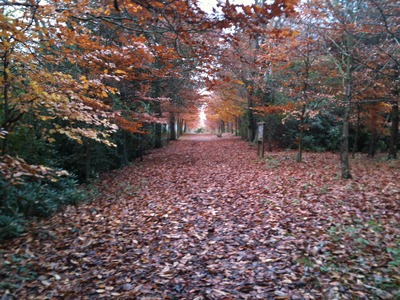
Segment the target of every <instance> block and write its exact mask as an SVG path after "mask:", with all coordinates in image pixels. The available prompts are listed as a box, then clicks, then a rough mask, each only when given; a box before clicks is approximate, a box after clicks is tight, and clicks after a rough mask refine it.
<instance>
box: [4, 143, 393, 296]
mask: <svg viewBox="0 0 400 300" xmlns="http://www.w3.org/2000/svg"><path fill="white" fill-rule="evenodd" d="M293 158H294V153H293V152H276V153H269V154H268V153H267V156H266V158H265V159H264V160H260V159H258V158H257V157H256V150H255V148H254V147H251V146H249V145H248V144H247V143H245V142H243V141H241V140H240V139H238V138H235V137H232V136H230V135H226V136H224V137H223V138H221V139H218V138H216V137H214V136H204V135H198V136H184V137H182V139H181V140H179V141H177V142H172V143H170V145H169V147H168V148H166V149H161V150H155V151H153V152H152V153H151V154H149V155H147V156H145V159H144V161H143V162H141V163H138V164H134V165H132V166H130V167H126V168H124V169H122V170H118V171H115V172H112V173H108V174H106V175H105V176H103V177H102V179H101V180H100V181H99V182H98V183H97V184H96V188H97V189H98V192H97V195H96V197H95V199H94V200H93V201H92V202H91V203H90V204H86V205H81V206H79V207H78V208H76V209H75V208H73V207H69V208H68V209H67V210H66V212H65V213H64V214H63V215H62V214H59V215H57V216H55V217H53V218H52V219H50V220H47V221H44V222H41V223H40V224H36V225H34V228H32V233H31V234H26V235H25V236H23V237H22V238H19V239H17V240H14V241H11V242H8V243H6V244H5V245H3V246H2V248H1V249H0V251H1V252H0V253H1V265H2V269H1V273H0V275H1V278H0V281H2V282H3V283H2V285H1V289H2V295H4V296H3V297H4V299H27V298H34V299H197V300H200V299H393V298H395V297H400V295H399V294H397V295H396V292H397V293H398V288H399V286H400V276H399V275H398V274H399V273H400V272H399V267H400V249H399V244H400V228H399V221H400V211H399V201H400V190H399V185H398V180H399V178H400V168H399V164H398V162H392V163H386V162H379V161H369V165H368V164H365V158H363V159H364V161H358V160H355V161H354V162H353V165H354V173H355V177H356V179H355V180H352V181H342V180H340V179H338V176H337V174H338V172H339V170H338V168H337V161H338V158H337V156H336V155H334V154H306V157H305V162H304V163H301V164H298V163H295V162H294V159H293ZM2 299H3V298H2Z"/></svg>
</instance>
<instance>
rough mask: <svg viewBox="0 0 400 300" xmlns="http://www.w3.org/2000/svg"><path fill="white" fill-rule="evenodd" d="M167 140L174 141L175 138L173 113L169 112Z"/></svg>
mask: <svg viewBox="0 0 400 300" xmlns="http://www.w3.org/2000/svg"><path fill="white" fill-rule="evenodd" d="M169 127H170V129H169V140H170V141H175V140H176V130H175V114H174V113H171V116H170V119H169Z"/></svg>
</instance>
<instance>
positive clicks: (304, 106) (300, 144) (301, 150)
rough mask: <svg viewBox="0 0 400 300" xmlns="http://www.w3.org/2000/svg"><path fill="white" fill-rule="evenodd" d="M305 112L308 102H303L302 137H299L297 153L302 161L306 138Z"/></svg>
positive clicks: (301, 117) (297, 158)
mask: <svg viewBox="0 0 400 300" xmlns="http://www.w3.org/2000/svg"><path fill="white" fill-rule="evenodd" d="M305 114H306V104H305V103H303V105H302V107H301V116H300V125H299V129H300V137H299V148H298V150H299V152H298V153H297V157H296V161H297V162H301V161H302V160H303V138H304V131H305V128H304V126H305V125H304V124H305Z"/></svg>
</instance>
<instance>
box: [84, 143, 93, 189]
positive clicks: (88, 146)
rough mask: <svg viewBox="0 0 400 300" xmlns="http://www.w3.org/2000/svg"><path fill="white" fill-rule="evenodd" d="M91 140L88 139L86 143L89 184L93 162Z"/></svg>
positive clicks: (86, 178) (86, 171)
mask: <svg viewBox="0 0 400 300" xmlns="http://www.w3.org/2000/svg"><path fill="white" fill-rule="evenodd" d="M91 150H92V149H91V145H90V140H89V139H86V141H85V156H86V159H85V182H89V180H90V172H91V160H92V151H91Z"/></svg>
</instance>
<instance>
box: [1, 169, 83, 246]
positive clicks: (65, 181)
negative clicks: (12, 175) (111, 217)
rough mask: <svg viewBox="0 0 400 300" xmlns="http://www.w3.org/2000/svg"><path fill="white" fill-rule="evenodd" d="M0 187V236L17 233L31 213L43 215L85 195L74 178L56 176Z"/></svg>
mask: <svg viewBox="0 0 400 300" xmlns="http://www.w3.org/2000/svg"><path fill="white" fill-rule="evenodd" d="M0 185H1V186H3V187H4V188H3V189H1V191H0V199H1V206H0V240H2V239H7V238H12V237H15V236H18V235H19V234H21V233H22V232H23V230H24V224H25V223H26V221H28V220H29V219H31V218H33V217H39V218H43V217H47V216H51V215H52V214H54V213H55V212H57V211H58V210H59V209H60V208H62V207H63V206H65V205H69V204H74V205H75V204H77V203H78V202H81V201H83V200H84V199H85V194H84V193H83V192H82V191H79V190H78V189H77V181H76V179H75V178H72V177H69V178H60V180H59V181H57V182H52V181H49V180H41V181H32V182H27V183H25V184H23V185H17V186H7V183H6V182H5V181H4V180H0Z"/></svg>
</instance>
